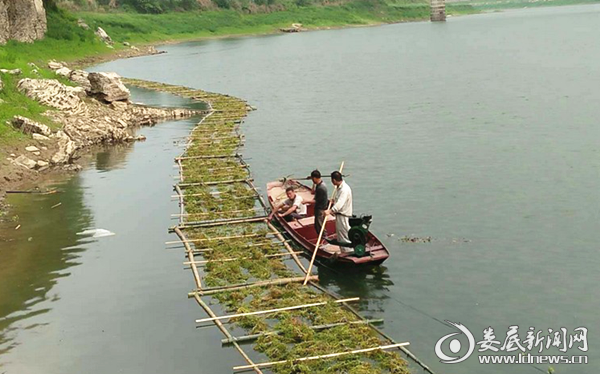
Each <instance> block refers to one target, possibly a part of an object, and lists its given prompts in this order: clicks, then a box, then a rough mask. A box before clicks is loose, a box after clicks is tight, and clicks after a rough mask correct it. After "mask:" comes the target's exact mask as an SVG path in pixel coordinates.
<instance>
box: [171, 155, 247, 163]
mask: <svg viewBox="0 0 600 374" xmlns="http://www.w3.org/2000/svg"><path fill="white" fill-rule="evenodd" d="M240 156H241V155H240V154H238V153H234V154H231V155H203V156H184V157H177V158H176V160H182V161H183V160H194V159H211V158H233V159H235V158H239V157H240Z"/></svg>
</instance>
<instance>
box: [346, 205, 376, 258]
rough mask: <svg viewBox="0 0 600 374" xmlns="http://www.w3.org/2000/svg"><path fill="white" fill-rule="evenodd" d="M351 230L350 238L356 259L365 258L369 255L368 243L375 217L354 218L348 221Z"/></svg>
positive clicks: (349, 232) (349, 231)
mask: <svg viewBox="0 0 600 374" xmlns="http://www.w3.org/2000/svg"><path fill="white" fill-rule="evenodd" d="M348 221H349V223H350V230H348V238H349V239H350V242H351V243H352V245H351V246H352V247H353V248H354V255H355V256H356V257H363V256H365V255H366V254H367V243H368V241H369V226H370V225H371V222H372V221H373V216H370V215H362V216H360V217H357V216H352V217H350V218H349V219H348Z"/></svg>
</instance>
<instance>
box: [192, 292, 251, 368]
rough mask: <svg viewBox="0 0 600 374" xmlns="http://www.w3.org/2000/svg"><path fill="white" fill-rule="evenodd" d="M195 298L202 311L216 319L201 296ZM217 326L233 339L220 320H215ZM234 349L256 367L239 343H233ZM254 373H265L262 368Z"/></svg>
mask: <svg viewBox="0 0 600 374" xmlns="http://www.w3.org/2000/svg"><path fill="white" fill-rule="evenodd" d="M194 298H195V299H196V302H197V303H198V304H199V305H200V306H201V307H202V309H204V311H205V312H206V313H207V314H208V315H209V316H211V317H216V316H217V315H216V314H215V313H214V312H213V311H212V309H211V308H210V307H209V306H208V305H207V304H206V303H205V302H204V300H202V299H201V298H200V295H195V296H194ZM214 323H215V325H217V327H218V328H219V330H221V332H222V333H223V334H224V335H225V337H227V338H232V336H231V334H230V333H229V331H228V330H227V329H226V328H225V326H224V325H223V323H222V322H221V321H219V320H215V321H214ZM233 345H234V347H235V348H236V349H237V351H238V352H239V353H240V354H241V355H242V357H243V358H244V360H246V362H247V363H248V364H250V365H255V364H254V361H252V359H251V358H250V357H248V355H247V354H246V352H244V350H243V349H242V347H240V345H239V344H238V343H235V342H234V343H233ZM253 369H254V371H256V373H257V374H263V372H262V371H261V370H260V368H258V367H253Z"/></svg>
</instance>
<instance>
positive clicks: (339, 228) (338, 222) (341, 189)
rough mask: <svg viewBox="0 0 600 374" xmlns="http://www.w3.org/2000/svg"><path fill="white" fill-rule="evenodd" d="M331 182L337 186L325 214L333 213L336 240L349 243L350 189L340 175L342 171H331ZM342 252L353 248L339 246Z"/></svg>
mask: <svg viewBox="0 0 600 374" xmlns="http://www.w3.org/2000/svg"><path fill="white" fill-rule="evenodd" d="M331 183H332V184H333V185H334V186H336V187H337V191H336V192H334V194H335V197H334V204H333V206H332V207H331V209H330V210H326V211H325V214H333V215H335V232H336V234H337V241H338V242H340V243H350V238H349V237H348V230H350V222H349V220H348V218H350V217H352V189H350V186H348V184H347V183H346V182H344V178H343V177H342V173H340V172H339V171H334V172H333V173H331ZM340 249H341V250H342V252H351V251H352V250H353V249H352V248H349V247H342V246H340Z"/></svg>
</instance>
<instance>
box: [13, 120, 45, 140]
mask: <svg viewBox="0 0 600 374" xmlns="http://www.w3.org/2000/svg"><path fill="white" fill-rule="evenodd" d="M11 123H12V125H13V126H14V127H15V128H17V129H19V130H21V132H22V133H23V134H41V135H44V136H49V135H50V134H52V131H50V128H49V127H48V126H46V125H43V124H41V123H39V122H35V121H32V120H30V119H29V118H26V117H21V116H14V117H13V119H12V121H11Z"/></svg>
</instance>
